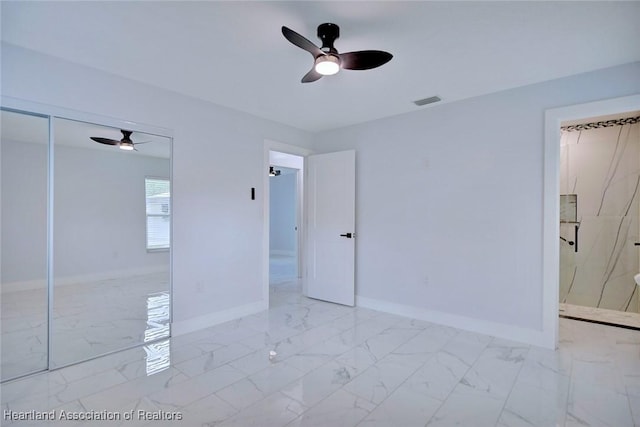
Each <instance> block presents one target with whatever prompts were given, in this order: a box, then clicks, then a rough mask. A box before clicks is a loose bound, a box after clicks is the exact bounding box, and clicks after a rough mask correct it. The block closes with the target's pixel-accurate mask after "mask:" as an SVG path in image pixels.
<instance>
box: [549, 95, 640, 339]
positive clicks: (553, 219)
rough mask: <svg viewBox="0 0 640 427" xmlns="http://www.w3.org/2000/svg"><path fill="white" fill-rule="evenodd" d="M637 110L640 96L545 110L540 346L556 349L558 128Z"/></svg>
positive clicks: (558, 214)
mask: <svg viewBox="0 0 640 427" xmlns="http://www.w3.org/2000/svg"><path fill="white" fill-rule="evenodd" d="M633 110H640V95H631V96H625V97H621V98H612V99H606V100H602V101H596V102H589V103H584V104H577V105H569V106H565V107H559V108H553V109H549V110H546V111H545V128H544V132H545V133H544V135H545V137H544V172H543V181H544V183H543V211H542V214H543V217H542V218H543V219H542V223H543V224H542V333H543V346H544V347H548V348H557V347H558V327H559V315H558V313H559V312H558V309H559V301H558V296H559V294H560V246H559V244H558V242H559V239H560V200H559V199H560V125H561V123H562V122H563V121H567V120H577V119H582V118H588V117H596V116H603V115H609V114H616V113H621V112H625V111H633Z"/></svg>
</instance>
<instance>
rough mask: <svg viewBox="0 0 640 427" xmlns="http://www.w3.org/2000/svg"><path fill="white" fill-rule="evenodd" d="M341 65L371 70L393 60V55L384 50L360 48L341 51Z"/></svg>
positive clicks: (346, 68)
mask: <svg viewBox="0 0 640 427" xmlns="http://www.w3.org/2000/svg"><path fill="white" fill-rule="evenodd" d="M339 56H340V61H341V67H342V68H344V69H345V70H370V69H372V68H376V67H379V66H381V65H383V64H386V63H387V62H389V61H391V58H393V55H391V54H390V53H389V52H384V51H382V50H360V51H357V52H347V53H341V54H340V55H339Z"/></svg>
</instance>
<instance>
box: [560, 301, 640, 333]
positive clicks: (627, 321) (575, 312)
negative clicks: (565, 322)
mask: <svg viewBox="0 0 640 427" xmlns="http://www.w3.org/2000/svg"><path fill="white" fill-rule="evenodd" d="M560 315H561V316H565V317H568V318H572V319H584V320H589V321H593V322H600V323H607V324H612V325H621V326H626V327H629V328H637V329H640V313H633V312H625V311H618V310H607V309H605V308H597V307H584V306H581V305H574V304H563V303H560Z"/></svg>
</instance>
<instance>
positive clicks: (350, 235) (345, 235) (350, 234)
mask: <svg viewBox="0 0 640 427" xmlns="http://www.w3.org/2000/svg"><path fill="white" fill-rule="evenodd" d="M340 237H346V238H347V239H350V238H352V237H353V234H352V233H345V234H341V235H340Z"/></svg>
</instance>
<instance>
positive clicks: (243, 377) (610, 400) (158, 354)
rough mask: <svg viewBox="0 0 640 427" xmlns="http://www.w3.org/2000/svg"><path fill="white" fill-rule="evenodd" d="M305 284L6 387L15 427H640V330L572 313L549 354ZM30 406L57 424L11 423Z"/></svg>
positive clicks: (279, 289) (5, 401)
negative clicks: (338, 297) (263, 305)
mask: <svg viewBox="0 0 640 427" xmlns="http://www.w3.org/2000/svg"><path fill="white" fill-rule="evenodd" d="M295 285H296V282H290V283H288V284H287V285H286V286H280V287H272V289H271V308H270V309H269V310H266V311H264V312H261V313H258V314H255V315H251V316H246V317H243V318H240V319H237V320H234V321H231V322H227V323H224V324H220V325H217V326H214V327H211V328H208V329H205V330H201V331H197V332H194V333H191V334H188V335H182V336H178V337H174V338H171V339H169V340H166V341H165V342H162V343H158V344H156V345H155V346H154V347H153V348H138V349H133V350H128V351H124V352H120V353H116V354H113V355H110V356H107V357H103V358H100V359H95V360H93V361H90V362H85V363H82V364H79V365H75V366H71V367H67V368H64V369H60V370H57V371H52V372H49V373H44V374H39V375H35V376H32V377H28V378H24V379H21V380H17V381H12V382H9V383H4V384H2V386H1V389H0V391H1V392H2V398H1V401H2V412H3V418H4V420H3V421H2V425H10V426H14V425H15V426H67V425H69V426H89V425H92V426H93V425H98V426H147V425H148V426H151V425H154V426H156V425H160V426H177V425H184V426H189V427H192V426H216V427H218V426H223V427H229V426H240V427H251V426H260V427H277V426H290V427H292V426H296V427H297V426H328V427H336V426H358V427H372V426H388V427H410V426H427V425H428V426H455V425H461V426H478V427H484V426H500V427H504V426H615V427H624V426H634V425H636V426H640V332H638V331H633V330H628V329H623V328H615V327H610V326H604V325H598V324H592V323H586V322H579V321H574V320H569V319H561V320H560V335H561V340H560V348H559V349H558V350H557V351H550V350H545V349H541V348H537V347H532V346H528V345H524V344H521V343H518V342H513V341H507V340H504V339H499V338H494V337H490V336H486V335H481V334H476V333H470V332H466V331H462V330H458V329H454V328H450V327H445V326H440V325H436V324H432V323H427V322H423V321H419V320H414V319H409V318H404V317H400V316H395V315H390V314H386V313H381V312H376V311H372V310H368V309H363V308H357V307H356V308H350V307H344V306H339V305H335V304H330V303H324V302H321V301H317V300H311V299H307V298H305V297H303V296H301V295H300V292H299V288H298V287H297V286H295ZM270 351H275V352H276V353H277V354H276V355H275V357H272V358H270V357H269V352H270ZM11 411H14V412H11ZM19 411H23V412H22V413H26V412H25V411H55V412H51V413H52V414H53V415H55V417H56V419H55V420H53V421H11V420H9V419H7V417H8V415H10V414H20V412H19ZM62 411H66V412H64V413H65V414H78V415H83V416H87V415H93V416H96V417H114V418H118V417H119V418H120V420H113V421H95V420H94V421H87V420H77V421H72V420H61V419H60V416H61V414H62V413H63V412H62ZM131 411H133V412H131ZM39 413H41V412H39ZM125 414H133V416H132V420H125V419H124V418H125ZM153 417H156V418H161V419H160V420H153V419H152V418H153ZM169 418H173V419H169ZM177 418H181V419H180V420H178V419H177Z"/></svg>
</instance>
